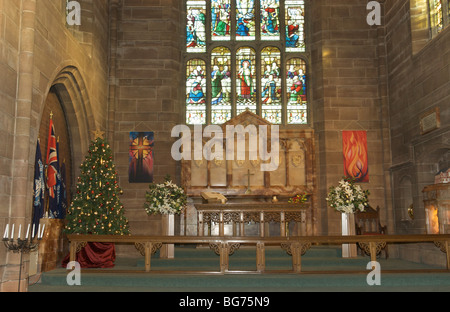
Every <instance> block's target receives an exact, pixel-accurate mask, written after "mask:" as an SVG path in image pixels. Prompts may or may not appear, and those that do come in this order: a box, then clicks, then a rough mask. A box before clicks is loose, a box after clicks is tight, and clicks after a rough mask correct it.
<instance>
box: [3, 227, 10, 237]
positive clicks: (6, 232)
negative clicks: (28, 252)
mask: <svg viewBox="0 0 450 312" xmlns="http://www.w3.org/2000/svg"><path fill="white" fill-rule="evenodd" d="M8 231H9V224H7V225H6V229H5V234H3V238H4V239H7V238H8V236H9V235H8V234H9V233H8Z"/></svg>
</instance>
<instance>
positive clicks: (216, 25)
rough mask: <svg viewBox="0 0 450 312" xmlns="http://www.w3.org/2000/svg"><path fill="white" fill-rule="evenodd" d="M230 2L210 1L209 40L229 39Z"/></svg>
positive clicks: (222, 0)
mask: <svg viewBox="0 0 450 312" xmlns="http://www.w3.org/2000/svg"><path fill="white" fill-rule="evenodd" d="M230 1H231V0H211V35H212V37H211V39H212V40H224V41H228V40H230V39H231V36H230V32H231V4H230Z"/></svg>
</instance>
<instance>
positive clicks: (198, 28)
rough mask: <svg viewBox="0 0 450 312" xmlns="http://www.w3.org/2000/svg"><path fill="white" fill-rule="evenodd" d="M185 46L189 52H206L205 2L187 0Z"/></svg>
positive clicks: (202, 0) (203, 0)
mask: <svg viewBox="0 0 450 312" xmlns="http://www.w3.org/2000/svg"><path fill="white" fill-rule="evenodd" d="M186 47H187V52H189V53H202V52H206V2H205V0H201V1H200V0H195V1H194V0H188V1H187V24H186Z"/></svg>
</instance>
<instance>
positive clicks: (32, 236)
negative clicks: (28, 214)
mask: <svg viewBox="0 0 450 312" xmlns="http://www.w3.org/2000/svg"><path fill="white" fill-rule="evenodd" d="M35 226H36V224H33V232H31V238H34V227H35Z"/></svg>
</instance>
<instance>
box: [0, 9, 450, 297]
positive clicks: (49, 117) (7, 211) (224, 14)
mask: <svg viewBox="0 0 450 312" xmlns="http://www.w3.org/2000/svg"><path fill="white" fill-rule="evenodd" d="M260 12H261V13H260ZM0 73H1V74H0V120H1V122H0V134H1V135H2V137H3V138H4V139H5V142H4V143H3V144H1V145H2V146H3V147H1V148H0V202H1V203H2V205H1V206H0V231H5V235H4V237H3V238H4V242H5V246H7V241H5V237H8V235H10V230H11V227H12V226H13V225H15V228H16V232H15V235H16V237H17V235H18V232H17V229H18V228H19V227H20V229H21V231H22V232H21V234H22V235H23V236H22V237H24V236H25V234H24V233H25V232H26V235H27V238H28V233H29V232H28V231H29V225H31V226H33V225H32V224H34V223H33V222H34V221H33V220H34V218H35V217H36V216H35V209H34V205H35V204H34V203H35V195H36V187H35V184H36V180H35V171H36V168H37V161H36V154H37V149H38V148H37V143H38V142H39V146H40V153H41V154H42V159H43V164H44V165H46V164H47V165H48V163H47V160H48V158H47V156H48V155H49V150H50V148H47V147H48V146H50V141H52V142H53V141H54V140H56V139H57V143H58V148H57V150H58V158H59V166H60V167H61V165H62V164H63V163H64V167H65V178H64V181H65V200H66V203H67V204H66V209H65V211H64V213H63V215H66V212H67V211H69V210H68V209H69V207H70V206H71V203H72V201H74V202H75V200H74V199H75V198H76V196H77V192H78V186H77V183H78V182H80V178H79V177H80V176H82V175H83V174H84V169H83V168H82V167H80V164H82V163H83V161H86V157H87V155H92V154H93V153H92V151H91V150H92V148H91V144H92V142H93V141H94V140H95V139H97V137H101V138H102V139H104V140H105V142H108V148H110V150H111V155H112V156H111V157H110V159H111V160H112V161H113V163H114V166H115V167H114V168H115V170H116V175H117V178H116V182H117V183H118V185H120V188H121V191H120V195H118V197H120V201H121V203H122V204H123V211H122V212H123V213H124V215H125V216H126V219H127V222H128V227H129V230H130V233H131V235H132V236H133V235H135V236H163V235H168V234H169V232H170V231H172V232H171V235H174V236H176V237H199V236H204V237H211V236H214V235H215V236H227V235H228V236H244V235H245V234H247V235H249V236H252V235H253V236H255V235H256V236H258V235H260V234H261V237H268V238H269V237H270V238H272V237H278V236H289V235H298V236H301V237H308V236H310V237H314V236H321V237H325V236H329V237H339V236H342V235H343V234H344V233H343V225H342V220H341V218H342V213H340V212H338V211H336V210H335V209H333V208H331V207H330V205H329V202H328V200H329V198H328V197H329V191H330V188H331V187H333V186H337V185H338V183H339V181H340V180H341V179H342V178H343V177H344V176H351V177H353V178H358V179H359V180H357V182H358V183H357V184H358V185H359V186H360V187H361V188H362V189H364V190H367V191H368V192H370V195H369V204H370V207H372V208H373V209H374V211H377V213H378V214H377V217H378V221H379V223H380V224H381V225H382V226H383V228H384V234H388V235H399V236H413V235H422V236H423V235H446V234H450V183H449V182H450V177H449V175H450V1H448V0H379V1H371V2H370V1H365V0H346V1H343V0H336V1H326V0H300V1H294V0H272V1H266V0H261V1H257V0H254V1H253V0H247V1H234V0H211V1H209V0H195V1H194V0H186V1H184V0H183V1H180V0H164V1H163V0H78V1H68V0H17V1H10V0H0ZM177 126H181V129H184V130H185V131H186V129H188V130H190V131H191V133H193V135H192V136H191V139H192V142H191V139H189V140H188V141H189V142H188V143H189V144H188V145H185V146H183V147H184V148H186V147H187V146H189V147H192V153H190V152H189V151H187V152H186V150H187V148H186V150H183V154H182V155H183V157H184V158H183V159H177V157H174V146H176V142H179V141H178V140H179V139H180V133H177V135H174V129H176V127H177ZM208 126H210V127H208ZM239 126H243V127H247V128H246V129H247V130H249V131H251V130H252V129H256V131H257V133H259V134H261V131H262V130H263V129H267V127H270V129H271V132H270V135H273V134H274V131H275V129H276V130H277V134H278V136H276V140H277V142H278V143H279V144H278V145H277V146H276V147H279V153H277V155H275V154H274V155H272V156H273V157H275V158H276V159H277V160H278V161H277V166H276V168H275V169H274V170H272V169H273V168H272V169H270V170H266V171H264V170H261V168H262V165H263V162H264V161H267V158H266V159H262V158H263V156H267V155H263V154H264V153H262V149H263V148H267V147H266V146H262V145H256V144H255V145H252V144H251V143H252V140H251V139H250V135H251V133H250V132H248V136H247V137H245V136H244V137H245V138H246V139H244V143H245V145H246V146H247V145H248V146H249V150H248V151H246V156H250V154H252V153H251V152H255V155H257V156H256V157H255V158H252V159H249V157H247V158H246V159H244V160H241V159H232V160H229V159H228V158H226V159H225V157H222V156H224V155H225V154H226V152H227V151H228V150H227V151H224V150H223V151H221V152H218V150H219V146H222V147H223V144H222V143H221V142H219V143H220V144H216V145H215V147H214V149H210V151H213V152H214V153H216V155H217V154H218V153H219V154H220V156H221V157H218V158H215V159H212V160H211V159H207V160H206V159H205V157H206V156H207V155H206V154H207V153H205V152H204V149H203V148H204V147H205V146H206V145H207V143H208V137H211V133H207V132H206V129H209V131H211V132H214V133H216V134H217V133H219V132H220V131H221V130H222V131H223V133H222V134H223V135H224V136H225V132H226V131H225V130H226V129H229V127H230V128H233V127H234V129H238V128H237V127H239ZM274 126H276V127H274ZM52 127H53V128H52ZM265 127H266V128H265ZM49 128H50V129H54V133H53V136H52V133H51V131H50V132H49ZM198 129H200V139H199V138H198V136H196V134H197V132H195V130H198ZM203 131H204V132H203ZM208 135H209V136H208ZM196 139H197V141H195V140H196ZM259 139H260V140H261V136H259ZM199 141H200V158H197V157H196V156H198V151H197V150H195V149H194V146H195V147H197V145H196V143H198V142H199ZM274 141H275V138H274V137H273V136H272V137H270V139H269V142H268V145H269V146H270V143H273V142H274ZM144 142H146V143H144ZM183 142H184V143H186V142H185V141H183ZM191 143H192V144H191ZM351 144H357V145H358V146H356V147H355V146H353V147H350V149H351V148H353V149H357V151H358V155H359V158H358V159H348V158H349V157H350V158H351V157H352V156H351V155H350V154H351V151H349V150H347V148H348V145H351ZM142 145H146V146H147V147H150V148H147V149H145V150H143V149H140V148H141V146H142ZM136 146H138V147H136ZM250 146H253V148H254V150H252V149H251V148H250ZM227 147H228V148H230V146H227ZM233 147H234V145H233ZM133 148H135V149H133ZM271 148H272V149H271V150H272V151H273V149H274V145H273V144H272V146H271ZM50 151H53V150H50ZM202 151H203V155H202ZM266 151H267V150H266ZM258 152H259V153H258ZM50 154H51V153H50ZM148 154H150V155H151V159H150V157H148ZM232 156H236V155H232ZM353 157H356V156H354V155H353ZM149 159H150V160H149ZM139 160H141V161H139ZM142 160H143V161H144V162H145V163H144V162H143V161H142ZM147 160H149V161H147ZM102 161H104V160H103V159H102ZM45 168H47V167H45ZM355 170H357V173H355ZM167 177H170V178H171V179H172V181H173V183H174V184H176V185H178V186H180V187H181V188H182V189H183V190H184V192H185V193H186V196H187V204H186V209H185V210H184V211H183V213H182V214H180V215H175V216H174V218H172V219H170V218H168V217H167V216H165V215H162V214H149V213H147V211H146V210H145V209H144V204H145V202H146V193H147V192H148V190H149V185H150V184H151V183H163V182H164V181H165V179H167ZM47 179H48V177H47ZM43 188H44V189H45V187H43ZM42 192H43V194H46V191H45V190H43V191H42ZM92 192H94V191H92ZM205 194H206V195H208V194H216V195H217V194H220V195H221V196H223V197H224V198H225V200H227V201H228V203H229V204H230V205H234V206H239V207H240V209H241V210H245V209H249V211H250V210H251V209H254V211H256V214H257V215H256V217H255V215H252V214H251V213H249V214H246V212H245V211H244V212H242V211H241V212H239V211H238V212H237V216H238V217H240V218H241V219H240V220H238V221H237V223H239V222H241V223H239V224H238V225H237V226H235V227H234V226H233V225H230V224H229V223H226V224H225V225H224V224H223V220H222V219H221V220H219V221H218V222H216V223H214V222H211V220H213V216H212V214H211V213H209V212H208V209H211V207H208V201H207V200H206V201H205ZM299 194H304V195H305V196H306V198H307V199H306V201H305V202H304V203H303V206H302V207H304V209H303V210H302V212H301V213H299V214H292V215H289V216H290V217H292V218H293V219H292V220H294V219H295V218H299V219H298V220H300V221H298V220H297V219H295V220H294V221H295V222H294V221H293V222H292V224H291V223H289V222H287V226H285V225H286V224H284V223H283V224H284V225H283V226H280V225H279V223H281V222H285V221H284V219H280V217H279V216H278V219H277V217H276V216H275V217H273V219H272V221H274V222H267V223H266V225H267V226H266V227H265V228H264V227H263V226H262V224H263V223H262V222H260V223H258V222H259V221H260V220H259V219H258V218H259V215H258V213H259V212H258V211H259V210H256V209H264V207H265V206H267V207H269V208H272V205H275V201H279V203H276V205H279V206H280V207H281V205H282V204H283V203H285V204H287V201H288V199H289V198H292V197H294V196H296V195H299ZM46 196H47V199H46V200H48V196H49V195H48V194H47V195H46ZM218 198H222V197H220V196H219V197H218ZM209 203H211V202H209ZM222 204H224V202H222ZM225 206H226V205H225ZM254 206H257V207H256V208H255V207H254ZM261 207H263V208H261ZM277 207H278V206H277ZM377 207H378V208H379V209H378V210H377ZM47 208H48V204H47ZM47 208H45V207H44V211H45V215H44V216H42V218H41V219H40V220H38V221H37V222H38V223H36V227H37V225H39V230H41V229H42V233H43V236H44V237H43V239H42V240H41V241H40V246H39V247H38V250H37V251H34V252H30V253H24V252H21V253H17V252H13V250H12V249H10V248H8V247H6V248H5V247H3V246H1V248H0V290H1V291H2V292H9V291H17V289H18V288H19V290H20V291H28V288H31V286H30V287H29V286H28V285H31V283H32V282H33V281H34V280H35V279H37V278H38V277H39V276H40V274H43V273H44V272H52V271H53V270H56V269H58V268H61V262H62V260H63V259H64V258H65V257H66V256H67V254H68V252H69V241H68V239H67V236H66V235H65V232H64V227H65V226H66V223H67V220H66V219H65V217H64V216H62V217H61V216H55V215H53V213H50V212H49V210H48V209H47ZM202 209H203V210H202ZM252 211H253V210H252ZM239 213H240V215H239ZM283 213H284V212H283ZM244 214H245V217H244ZM230 215H231V218H233V214H230ZM68 216H69V214H67V217H68ZM261 216H262V213H261ZM286 216H288V213H286ZM215 217H217V216H215ZM221 217H222V214H220V218H221ZM271 217H272V216H271V215H269V214H267V216H266V218H271ZM284 217H285V215H284V214H283V218H284ZM105 218H106V217H105ZM208 218H209V219H208ZM217 218H218V217H217ZM242 218H244V219H245V220H246V221H249V222H248V224H247V225H246V226H244V225H242V226H241V225H240V224H243V222H242ZM296 220H297V221H298V222H297V221H296ZM208 221H209V223H208ZM251 221H254V222H253V223H252V222H251ZM265 221H269V219H268V220H265ZM221 222H222V223H221ZM250 223H252V224H253V225H252V224H250ZM212 224H214V226H213V225H212ZM217 224H219V225H217ZM44 225H45V227H44ZM27 227H28V231H26V228H27ZM44 229H45V232H44ZM352 230H355V229H354V227H353V229H352ZM13 231H14V230H13ZM2 233H3V232H2ZM19 233H20V232H19ZM37 233H38V234H39V233H40V232H39V231H38V232H37ZM19 235H20V234H19ZM12 238H13V237H11V239H12ZM180 239H181V238H180ZM449 241H450V240H447V243H446V244H447V245H446V247H445V245H444V247H443V248H441V249H442V250H440V249H439V248H436V246H434V245H433V244H432V243H431V244H429V243H428V242H421V241H420V240H419V241H418V242H415V243H408V244H389V259H393V260H394V259H399V260H408V261H412V262H414V263H420V264H424V265H431V266H436V267H439V268H442V269H444V271H445V268H446V267H447V272H446V273H442V275H441V277H442V276H444V277H446V278H447V281H448V279H449V277H448V264H449V255H448V253H449V252H450V249H449V248H450V247H449ZM443 251H444V252H443ZM160 252H161V257H164V256H167V255H169V254H170V252H171V251H170V248H169V247H168V248H163V249H161V251H160ZM115 253H116V254H117V259H119V258H120V257H122V256H126V255H128V254H130V253H134V254H136V253H137V251H136V248H134V246H129V245H126V244H123V245H121V244H117V245H116V247H115ZM446 253H447V254H446ZM365 259H366V260H367V259H370V258H367V257H366V258H365ZM221 261H222V260H221ZM367 261H368V260H367ZM367 261H366V262H367ZM364 269H365V268H364ZM18 285H19V286H18ZM449 285H450V282H448V283H447V287H450V286H449Z"/></svg>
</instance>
